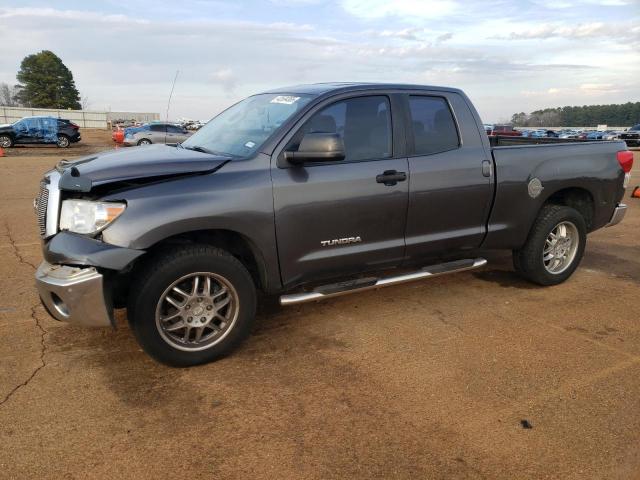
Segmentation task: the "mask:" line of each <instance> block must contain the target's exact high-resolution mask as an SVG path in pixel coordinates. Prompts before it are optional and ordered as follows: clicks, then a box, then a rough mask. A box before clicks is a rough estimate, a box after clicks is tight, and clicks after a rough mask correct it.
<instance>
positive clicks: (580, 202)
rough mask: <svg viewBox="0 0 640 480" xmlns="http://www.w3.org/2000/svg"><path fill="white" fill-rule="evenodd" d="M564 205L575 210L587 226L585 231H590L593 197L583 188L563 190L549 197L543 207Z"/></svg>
mask: <svg viewBox="0 0 640 480" xmlns="http://www.w3.org/2000/svg"><path fill="white" fill-rule="evenodd" d="M549 204H553V205H564V206H567V207H571V208H573V209H575V210H577V211H578V212H579V213H580V215H582V218H584V222H585V224H586V226H587V231H591V228H592V225H593V214H594V201H593V196H592V195H591V193H590V192H589V191H588V190H585V189H584V188H578V187H575V188H565V189H563V190H559V191H557V192H555V193H554V194H553V195H551V196H550V197H549V198H548V199H547V201H546V202H545V205H549Z"/></svg>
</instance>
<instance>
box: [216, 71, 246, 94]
mask: <svg viewBox="0 0 640 480" xmlns="http://www.w3.org/2000/svg"><path fill="white" fill-rule="evenodd" d="M209 79H210V81H211V83H215V84H218V85H221V86H222V87H223V88H224V89H225V90H226V91H229V92H232V91H233V90H234V89H235V87H236V86H237V85H238V81H239V79H238V77H237V76H236V75H235V74H234V73H233V70H231V69H230V68H228V67H227V68H222V69H220V70H216V71H215V72H213V73H211V75H209Z"/></svg>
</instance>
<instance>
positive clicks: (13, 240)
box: [4, 220, 38, 270]
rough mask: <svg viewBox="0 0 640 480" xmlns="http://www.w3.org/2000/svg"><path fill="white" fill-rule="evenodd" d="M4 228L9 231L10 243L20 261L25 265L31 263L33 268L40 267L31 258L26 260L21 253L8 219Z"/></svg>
mask: <svg viewBox="0 0 640 480" xmlns="http://www.w3.org/2000/svg"><path fill="white" fill-rule="evenodd" d="M4 228H5V230H6V231H7V237H8V238H9V244H10V245H11V249H12V250H13V254H14V255H15V256H16V258H17V259H18V262H20V263H22V264H24V265H29V266H30V267H31V268H33V269H34V270H37V268H38V267H36V266H35V265H34V264H33V263H31V262H30V261H29V260H26V259H25V258H24V257H23V256H22V254H21V253H20V250H19V249H18V244H17V243H16V241H15V239H14V238H13V233H12V232H11V228H9V224H8V223H7V221H6V220H5V222H4Z"/></svg>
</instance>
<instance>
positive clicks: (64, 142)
mask: <svg viewBox="0 0 640 480" xmlns="http://www.w3.org/2000/svg"><path fill="white" fill-rule="evenodd" d="M57 143H58V146H59V147H61V148H67V147H68V146H69V139H68V138H67V137H65V136H64V135H59V136H58V142H57Z"/></svg>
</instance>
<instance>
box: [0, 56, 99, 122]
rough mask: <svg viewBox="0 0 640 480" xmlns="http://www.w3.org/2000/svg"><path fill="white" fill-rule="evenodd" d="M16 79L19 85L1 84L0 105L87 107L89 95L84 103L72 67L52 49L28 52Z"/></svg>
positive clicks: (60, 107) (74, 108) (77, 108)
mask: <svg viewBox="0 0 640 480" xmlns="http://www.w3.org/2000/svg"><path fill="white" fill-rule="evenodd" d="M16 79H17V80H18V82H19V83H18V84H17V85H9V84H7V83H0V105H5V106H7V107H31V108H59V109H72V110H79V109H80V108H86V107H87V105H86V104H87V99H86V98H85V99H83V101H82V103H81V100H80V93H79V92H78V89H77V88H76V84H75V81H74V80H73V74H72V73H71V70H69V69H68V68H67V66H66V65H65V64H64V63H62V60H60V57H58V56H57V55H56V54H55V53H53V52H51V51H50V50H43V51H41V52H39V53H35V54H33V55H27V56H26V57H25V58H24V59H23V60H22V62H21V63H20V71H18V74H17V75H16ZM83 104H84V105H83Z"/></svg>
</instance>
